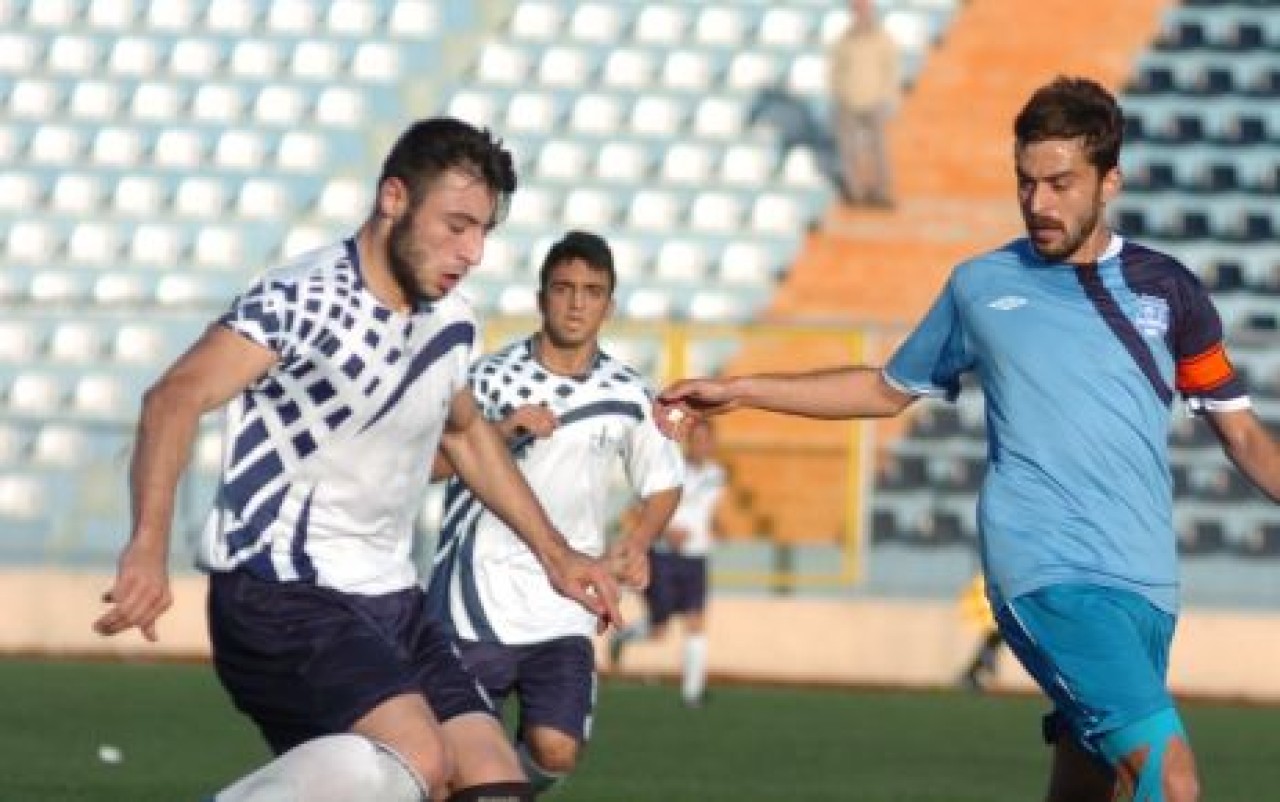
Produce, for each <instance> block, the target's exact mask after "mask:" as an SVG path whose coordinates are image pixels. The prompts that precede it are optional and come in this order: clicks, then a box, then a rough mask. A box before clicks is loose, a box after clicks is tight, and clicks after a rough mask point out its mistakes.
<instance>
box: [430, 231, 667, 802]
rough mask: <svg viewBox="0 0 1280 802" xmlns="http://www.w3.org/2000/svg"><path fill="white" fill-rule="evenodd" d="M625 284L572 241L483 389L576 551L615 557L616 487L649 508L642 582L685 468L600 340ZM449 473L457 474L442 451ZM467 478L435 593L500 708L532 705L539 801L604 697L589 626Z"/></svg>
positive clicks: (528, 710)
mask: <svg viewBox="0 0 1280 802" xmlns="http://www.w3.org/2000/svg"><path fill="white" fill-rule="evenodd" d="M616 284H617V276H616V273H615V271H614V265H613V254H612V252H611V250H610V248H609V245H608V243H607V242H605V240H604V239H603V238H602V237H599V236H597V235H595V234H592V233H589V232H585V231H570V232H568V233H567V234H565V235H564V237H562V238H561V239H560V240H559V241H558V242H556V243H555V244H554V245H553V246H552V247H551V248H550V250H548V252H547V255H546V257H545V258H544V259H543V263H542V269H541V271H540V275H539V287H538V309H539V311H540V312H541V315H542V325H541V328H540V329H539V330H538V331H537V332H536V333H534V334H533V335H531V336H529V337H524V338H521V339H519V340H517V341H516V342H514V343H511V344H510V345H508V346H506V347H505V348H502V349H500V350H499V351H497V352H496V353H493V354H489V355H488V356H485V357H483V358H481V359H480V360H478V361H477V362H476V363H475V365H474V367H473V368H472V371H471V387H472V391H473V392H474V393H475V397H476V404H477V406H478V407H479V409H480V412H481V414H483V415H484V416H485V417H486V418H488V419H489V420H491V421H492V422H493V423H494V425H495V427H496V428H497V429H498V431H499V432H501V433H502V434H503V435H504V437H505V439H506V442H507V446H508V448H509V449H510V450H511V453H512V455H513V457H514V458H515V461H516V464H517V465H518V466H519V468H520V472H521V473H522V474H523V475H524V477H525V479H526V480H527V481H528V482H529V485H530V487H532V488H533V492H534V493H535V495H537V497H538V500H539V501H540V502H541V503H542V506H543V507H544V508H545V509H546V510H547V514H548V515H549V516H550V517H551V521H552V522H553V523H554V524H555V526H556V528H557V529H558V530H559V531H561V532H563V533H564V535H565V537H566V538H567V539H568V540H569V543H570V544H571V545H572V546H573V547H574V548H576V549H578V550H579V551H582V552H584V553H587V554H593V555H600V554H603V553H604V552H605V549H606V544H605V529H606V525H607V523H608V520H607V515H608V509H607V508H608V497H609V490H610V485H611V479H612V477H613V476H614V474H615V473H616V472H618V470H619V469H621V471H622V473H623V474H625V476H626V479H627V483H628V485H629V489H630V490H631V491H632V492H633V493H634V494H635V496H636V497H638V498H639V500H640V501H639V505H638V506H639V511H638V513H637V516H636V517H637V523H636V526H635V527H634V528H633V529H632V531H630V532H629V533H628V534H627V535H626V536H625V537H623V538H619V539H618V540H615V541H614V543H613V544H611V545H610V546H609V563H610V565H611V566H612V567H613V568H614V569H615V570H616V571H618V573H619V575H620V576H622V577H624V578H625V579H626V580H627V581H628V583H629V584H633V585H635V586H637V587H642V586H643V585H644V584H645V583H646V582H647V580H648V570H649V565H648V559H647V553H648V548H649V546H650V544H651V543H652V542H653V539H654V538H655V537H657V536H658V535H659V534H661V533H662V531H663V529H664V528H665V527H666V525H667V522H668V521H669V520H670V518H671V515H672V513H673V512H674V511H675V509H676V504H677V502H678V501H679V499H680V488H681V483H682V482H683V479H684V461H683V459H682V458H681V456H680V450H679V448H677V446H676V444H675V443H673V442H671V440H669V439H668V438H667V437H665V436H664V435H663V433H662V432H661V431H660V430H659V429H658V427H657V425H656V424H655V422H654V420H653V417H652V415H653V394H652V393H651V392H650V390H649V388H648V387H647V385H646V383H645V381H644V379H642V378H641V376H640V375H639V374H638V373H636V372H635V371H634V370H632V369H631V368H630V367H628V366H627V365H625V364H623V363H622V362H620V361H618V360H617V359H615V358H613V357H612V356H610V355H609V354H608V353H607V352H605V351H604V350H602V349H601V348H600V345H599V336H600V329H601V327H602V326H603V325H604V322H605V321H606V320H607V319H608V317H609V314H610V312H611V311H612V309H613V291H614V288H615V286H616ZM442 457H443V458H442V459H440V460H439V461H438V463H437V466H436V468H435V471H434V472H435V473H436V474H437V475H438V476H441V477H443V476H445V475H447V474H448V473H449V472H450V465H449V463H450V456H449V455H448V454H447V453H446V454H443V455H442ZM478 496H479V494H478V493H476V492H475V491H474V489H473V488H472V487H471V486H470V480H469V479H468V477H466V476H456V477H453V478H451V479H450V480H449V485H448V488H447V490H446V494H445V505H444V506H445V509H444V521H443V523H442V525H441V528H440V543H439V546H438V548H437V552H436V555H435V560H434V565H435V567H434V569H433V571H432V574H431V583H430V587H429V592H428V594H427V599H428V608H429V610H430V611H431V614H432V615H433V616H435V617H436V618H438V619H440V620H441V621H443V622H445V624H446V626H447V629H448V630H449V631H450V632H451V633H453V635H454V636H455V639H456V642H457V644H458V648H459V650H460V651H461V653H462V660H463V664H464V665H465V666H466V667H467V668H468V669H469V670H471V671H472V672H473V673H474V674H475V675H476V678H477V679H479V680H480V682H481V684H482V685H483V686H484V688H485V690H486V691H488V693H489V695H490V696H491V697H492V698H493V699H494V700H495V702H497V703H501V702H503V701H505V700H506V699H507V698H508V697H511V696H514V697H515V700H516V702H517V703H518V705H519V724H518V726H517V735H516V737H517V742H518V743H517V747H518V752H519V755H520V758H521V761H522V762H523V765H524V768H525V773H526V774H527V775H528V776H529V780H530V782H531V783H532V785H533V786H534V789H535V790H536V791H538V792H540V793H541V792H544V791H548V790H550V789H551V788H552V787H553V786H555V785H556V784H557V783H558V782H560V781H561V780H563V779H564V778H565V777H566V776H568V775H569V774H570V772H572V771H573V770H574V768H576V766H577V765H578V762H579V759H580V757H581V754H582V751H583V747H584V745H585V744H586V742H587V740H588V738H589V737H590V732H591V722H592V720H593V716H594V707H595V699H596V692H595V689H596V675H595V654H594V648H593V645H592V642H591V635H592V633H593V631H594V630H595V629H596V625H595V621H594V620H593V618H592V616H591V615H590V614H588V613H587V612H586V611H584V610H583V609H582V607H581V606H579V605H577V604H574V603H572V602H571V601H569V600H568V599H566V598H564V596H562V595H560V594H559V593H556V592H555V590H554V588H553V586H552V584H551V583H550V582H549V581H548V577H547V575H546V572H545V571H544V570H543V568H542V566H541V564H540V562H539V560H538V559H537V557H536V555H535V554H534V553H533V552H531V551H530V550H529V548H528V547H527V546H526V545H525V544H524V543H522V542H521V541H520V540H519V539H518V538H517V537H516V536H515V534H514V533H513V532H512V531H511V529H510V522H509V520H504V518H503V516H501V515H499V514H497V511H496V510H491V509H489V508H488V507H487V506H486V502H485V501H484V499H482V498H479V497H478Z"/></svg>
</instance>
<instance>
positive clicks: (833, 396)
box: [730, 367, 911, 420]
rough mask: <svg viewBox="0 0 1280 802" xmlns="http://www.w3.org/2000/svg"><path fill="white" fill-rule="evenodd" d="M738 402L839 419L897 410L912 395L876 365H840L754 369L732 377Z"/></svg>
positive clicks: (762, 407)
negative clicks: (894, 384)
mask: <svg viewBox="0 0 1280 802" xmlns="http://www.w3.org/2000/svg"><path fill="white" fill-rule="evenodd" d="M730 381H731V383H732V384H731V390H732V394H733V396H734V398H735V400H736V402H737V405H738V406H742V407H751V408H754V409H762V410H767V411H770V412H781V413H784V414H788V415H799V416H801V417H806V418H819V419H824V420H841V419H847V418H879V417H888V416H891V415H896V414H898V413H899V412H901V411H902V410H903V409H904V408H905V407H906V406H907V404H909V403H910V402H911V397H910V396H908V395H905V394H903V393H900V392H899V391H897V390H895V389H894V388H892V387H890V386H889V385H888V384H887V383H886V382H885V381H884V378H883V377H882V376H881V372H880V369H879V368H872V367H841V368H830V369H826V370H816V371H812V372H809V373H794V374H758V375H754V376H742V377H739V378H735V379H731V380H730Z"/></svg>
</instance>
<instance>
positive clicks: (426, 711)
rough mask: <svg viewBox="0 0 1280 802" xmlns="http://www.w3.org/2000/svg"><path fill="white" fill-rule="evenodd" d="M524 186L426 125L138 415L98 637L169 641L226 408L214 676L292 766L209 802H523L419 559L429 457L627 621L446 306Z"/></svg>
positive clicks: (459, 304)
mask: <svg viewBox="0 0 1280 802" xmlns="http://www.w3.org/2000/svg"><path fill="white" fill-rule="evenodd" d="M515 187H516V176H515V171H514V168H513V166H512V161H511V156H510V154H509V153H508V152H507V151H506V149H505V148H503V147H502V145H501V143H500V142H498V141H496V140H495V139H493V138H492V136H491V135H490V134H489V133H488V132H487V131H479V130H477V129H475V128H473V127H471V126H470V125H468V124H466V123H463V122H460V121H457V120H451V119H446V118H436V119H430V120H423V121H420V122H418V123H415V124H414V125H412V126H410V127H409V128H408V129H407V130H406V131H405V132H404V133H403V134H402V135H401V137H400V138H399V140H398V141H397V142H396V143H395V145H394V146H393V147H392V149H391V151H390V153H389V154H388V155H387V158H386V160H385V162H384V165H383V169H382V174H381V176H380V177H379V179H378V182H377V188H376V193H375V199H374V204H373V209H372V210H371V213H370V215H369V217H368V219H367V220H366V221H365V223H364V224H363V225H362V226H361V227H360V228H359V230H358V231H356V232H355V234H354V235H353V236H352V237H350V238H349V239H346V240H343V241H341V242H337V243H334V244H333V245H331V246H328V247H324V248H320V249H318V250H315V251H312V252H310V253H307V254H305V255H303V256H300V257H298V258H297V259H295V260H293V261H292V262H290V263H288V264H285V265H282V266H280V267H277V268H274V269H271V270H269V271H267V272H266V273H265V274H264V275H263V276H262V277H261V278H260V279H259V280H258V281H257V283H255V284H254V285H253V286H252V287H250V289H249V290H248V291H246V292H245V293H244V294H243V295H241V296H240V297H239V298H237V299H236V300H235V301H234V302H233V303H232V305H231V309H230V311H228V312H227V313H226V314H225V315H224V316H222V318H221V319H219V320H218V321H216V322H215V323H214V324H213V325H211V326H210V327H209V329H208V331H207V332H206V333H205V334H204V335H203V337H201V338H200V339H199V340H198V341H197V342H196V343H195V345H193V346H192V347H191V349H190V350H189V351H187V353H185V354H184V355H183V356H181V357H180V358H179V359H178V360H177V362H176V363H175V364H174V365H173V366H172V367H170V368H169V370H168V371H167V372H166V373H165V374H164V375H163V376H162V377H161V378H160V380H159V381H158V382H157V383H156V384H155V385H154V386H153V387H152V388H151V389H150V390H148V391H147V393H146V397H145V399H144V401H143V408H142V415H141V420H140V423H139V427H138V438H137V444H136V446H135V450H134V456H133V463H132V466H131V480H132V490H133V502H134V503H133V512H134V519H133V531H132V534H131V538H130V541H129V543H128V545H127V546H126V547H125V549H124V551H123V552H122V554H121V557H120V561H119V567H118V572H117V576H116V581H115V583H114V585H113V586H112V588H111V590H110V591H109V592H108V593H107V596H106V601H107V602H108V604H109V605H110V606H109V608H108V609H107V611H106V612H105V613H104V614H103V615H102V616H101V618H99V619H98V621H97V622H96V624H95V628H96V629H97V631H98V632H100V633H102V634H104V635H113V634H116V633H119V632H123V631H125V630H128V629H132V628H134V627H137V628H138V629H140V630H141V631H142V633H143V634H144V635H145V636H146V637H147V638H149V639H151V640H155V639H156V621H157V619H158V618H159V617H160V616H161V615H162V614H163V613H164V611H165V610H166V609H167V608H168V607H169V606H170V604H171V597H170V592H169V580H168V571H167V564H168V551H169V529H170V523H171V518H172V512H173V504H174V492H175V488H176V486H177V483H178V479H179V475H180V473H181V471H182V469H183V466H184V465H185V463H186V461H187V457H188V454H189V453H190V449H191V443H192V440H193V438H194V436H195V433H196V430H197V426H198V421H199V419H200V416H201V415H202V414H204V413H205V412H208V411H211V410H213V409H215V408H218V407H221V406H223V405H224V404H229V410H228V414H227V427H226V428H227V437H226V440H227V447H226V449H225V454H224V458H223V470H222V480H221V486H220V489H219V492H218V496H217V499H216V501H215V503H214V509H213V511H212V513H211V515H210V517H209V521H208V524H207V526H206V528H205V533H204V537H203V539H202V544H201V547H200V557H199V561H200V565H201V567H202V568H203V569H204V570H206V571H207V572H208V573H209V577H210V579H209V602H208V612H209V630H210V639H211V642H212V646H213V660H214V666H215V668H216V669H217V672H218V676H219V679H220V680H221V681H222V683H223V685H224V687H225V688H226V689H227V691H228V693H229V694H230V696H231V698H232V701H234V702H235V704H236V706H237V707H238V708H239V709H240V710H241V711H243V712H244V713H246V714H247V715H248V716H249V717H250V718H252V719H253V721H254V723H255V724H257V725H258V727H259V729H260V730H261V732H262V734H263V736H264V737H265V738H266V740H267V742H268V743H269V745H270V746H271V748H272V750H273V751H274V752H276V753H277V754H278V755H280V756H279V757H278V758H277V759H276V760H275V761H273V762H272V763H270V764H268V765H267V766H265V767H264V768H262V769H261V770H259V771H258V772H255V773H254V774H251V775H249V776H248V777H246V778H244V779H243V780H241V781H240V782H237V783H235V784H234V785H233V786H231V787H229V788H227V789H226V790H224V791H223V792H222V793H220V794H218V796H217V802H350V801H351V800H379V802H422V801H423V800H436V802H443V801H444V800H452V801H453V802H481V800H498V799H500V800H504V802H505V800H512V799H522V800H523V799H530V798H531V793H532V792H531V790H530V788H529V786H528V784H527V782H526V778H525V776H524V774H523V772H522V770H521V768H520V763H519V760H518V758H517V756H516V754H515V750H514V749H512V747H511V745H510V744H509V742H508V741H507V739H506V735H505V732H504V731H503V729H502V726H501V723H500V722H499V721H498V719H497V717H496V715H495V713H494V711H493V709H492V706H491V705H490V704H489V701H488V699H487V698H486V697H485V695H484V693H483V691H482V689H481V688H480V687H479V686H478V685H477V683H476V681H475V679H474V678H473V677H472V676H471V675H470V674H469V673H468V672H467V671H466V670H465V669H464V668H463V666H462V665H461V662H460V660H459V657H458V654H457V652H456V651H455V650H454V648H453V645H452V642H451V640H450V638H449V635H448V633H447V632H445V631H444V629H443V628H442V627H440V625H439V623H438V622H435V621H433V620H431V619H430V618H429V617H428V616H427V615H426V611H425V604H424V593H423V590H422V589H421V587H420V586H419V585H418V577H417V572H416V567H415V564H414V562H413V560H412V557H411V547H412V540H413V522H414V520H415V519H416V517H417V513H418V511H419V510H420V508H421V503H422V498H423V495H424V493H425V490H426V487H427V482H428V478H429V469H430V465H431V461H432V459H433V457H434V455H435V453H436V451H437V448H439V449H442V450H443V451H444V453H445V454H447V455H448V457H449V459H450V461H451V462H452V464H453V465H454V467H455V468H456V469H457V471H458V473H459V474H460V475H461V476H463V477H465V478H466V479H467V480H468V482H469V484H470V486H471V487H472V489H473V490H474V491H475V493H476V495H477V496H479V497H480V498H481V500H483V501H484V503H485V504H487V505H488V506H489V507H490V508H491V509H492V510H494V511H495V514H496V515H498V516H499V517H501V518H502V519H503V520H504V521H507V522H508V523H509V524H510V525H511V526H512V530H513V531H514V532H516V533H517V534H518V535H519V536H520V537H521V538H522V539H523V541H524V542H525V543H526V544H527V545H528V548H529V550H530V552H531V553H532V554H534V555H536V556H537V560H538V561H539V564H540V565H541V566H542V568H543V570H544V571H545V573H546V575H547V576H548V577H550V584H551V585H552V586H554V587H555V589H556V590H557V591H559V592H561V593H564V594H566V595H568V596H570V597H572V598H573V599H574V600H575V601H577V602H578V603H580V604H581V605H583V607H585V608H586V609H585V610H583V612H582V615H584V616H587V617H591V616H593V615H594V616H602V617H604V618H615V617H616V611H617V607H616V597H617V588H616V583H615V580H614V579H613V576H612V573H611V571H610V570H609V569H607V568H606V567H605V565H604V563H603V561H601V560H598V559H595V558H592V557H588V556H586V555H583V554H581V553H579V552H578V551H575V550H574V549H573V548H572V547H571V546H570V544H569V543H567V542H566V540H565V538H564V536H563V535H562V534H561V533H560V532H559V531H558V530H557V529H556V528H555V527H554V526H553V525H552V523H551V522H550V520H549V519H548V518H547V516H546V514H545V513H544V511H543V509H542V507H541V506H540V505H539V504H538V502H537V499H536V498H535V497H534V496H533V494H532V492H531V491H530V489H529V486H528V484H527V483H526V482H525V481H524V479H523V478H522V476H521V475H520V472H519V471H518V470H517V469H516V466H515V464H514V463H513V462H512V460H511V457H510V455H509V454H508V452H507V449H506V445H505V444H504V443H503V441H502V439H501V438H500V437H499V436H498V434H497V433H496V432H495V431H494V429H493V428H492V427H491V426H490V425H489V424H488V423H487V422H486V421H485V419H484V418H483V417H482V416H481V415H480V414H479V412H478V410H477V408H476V404H475V401H474V399H473V397H472V395H471V391H470V389H469V388H468V386H467V370H468V367H469V364H470V356H471V351H472V347H473V344H474V341H475V332H476V321H475V316H474V313H473V312H472V310H471V308H470V306H469V305H468V304H467V303H466V302H465V301H463V300H462V299H461V298H460V297H458V296H457V295H453V294H451V293H450V291H451V290H452V289H453V288H454V287H455V285H457V284H458V283H459V282H461V281H462V280H463V279H464V278H465V277H466V275H467V274H468V272H469V271H470V270H471V268H472V267H474V266H475V265H476V264H478V263H479V262H480V259H481V255H482V251H483V248H484V240H485V236H486V235H487V233H488V232H489V231H490V230H491V229H492V228H493V226H495V225H496V224H497V223H498V222H499V220H500V219H501V217H502V214H503V210H504V209H505V207H506V203H507V200H508V198H509V197H510V195H511V193H512V192H514V191H515ZM566 603H568V602H566Z"/></svg>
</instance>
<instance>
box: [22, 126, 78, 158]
mask: <svg viewBox="0 0 1280 802" xmlns="http://www.w3.org/2000/svg"><path fill="white" fill-rule="evenodd" d="M83 148H84V143H83V141H82V140H81V138H80V133H79V131H78V130H77V129H73V128H69V127H67V126H65V125H42V126H40V127H39V128H37V129H36V132H35V135H34V136H33V137H32V138H31V144H30V154H31V160H32V161H34V162H36V163H37V164H54V165H57V164H74V163H76V162H78V161H79V158H80V152H81V151H82V150H83Z"/></svg>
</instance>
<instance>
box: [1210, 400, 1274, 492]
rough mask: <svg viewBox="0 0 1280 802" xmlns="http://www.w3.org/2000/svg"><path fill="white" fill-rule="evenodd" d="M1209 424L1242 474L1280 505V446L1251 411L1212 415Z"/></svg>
mask: <svg viewBox="0 0 1280 802" xmlns="http://www.w3.org/2000/svg"><path fill="white" fill-rule="evenodd" d="M1208 416H1209V422H1210V424H1212V426H1213V430H1214V432H1215V433H1216V434H1217V435H1218V440H1219V441H1220V442H1221V444H1222V450H1223V452H1224V453H1225V454H1226V455H1227V457H1228V458H1229V459H1230V460H1231V461H1232V462H1233V463H1234V464H1235V466H1236V467H1237V468H1239V469H1240V472H1241V473H1243V474H1244V475H1245V476H1247V477H1248V478H1249V481H1251V482H1253V483H1254V484H1255V485H1257V487H1258V489H1259V490H1261V491H1262V492H1263V493H1266V494H1267V497H1268V498H1270V499H1271V500H1272V501H1274V502H1277V503H1280V443H1277V442H1276V440H1275V438H1274V437H1272V436H1271V433H1270V432H1268V431H1267V429H1266V427H1265V426H1264V425H1263V424H1262V421H1260V420H1259V419H1258V416H1257V415H1255V414H1254V413H1253V410H1251V409H1235V410H1226V411H1210V412H1209V413H1208Z"/></svg>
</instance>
